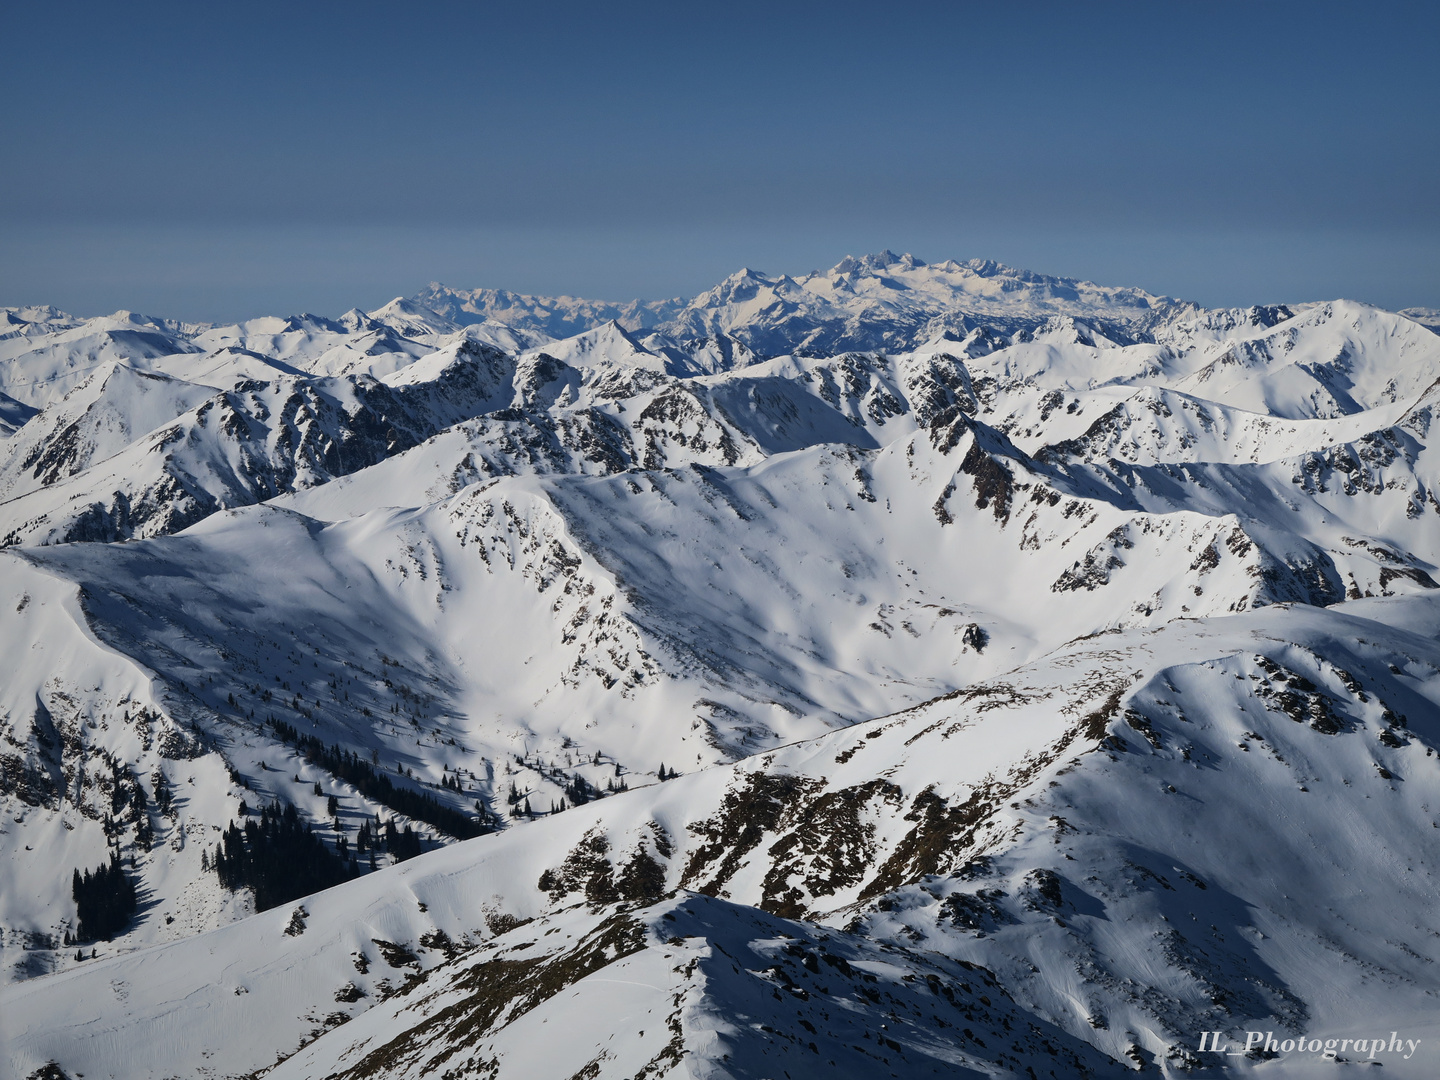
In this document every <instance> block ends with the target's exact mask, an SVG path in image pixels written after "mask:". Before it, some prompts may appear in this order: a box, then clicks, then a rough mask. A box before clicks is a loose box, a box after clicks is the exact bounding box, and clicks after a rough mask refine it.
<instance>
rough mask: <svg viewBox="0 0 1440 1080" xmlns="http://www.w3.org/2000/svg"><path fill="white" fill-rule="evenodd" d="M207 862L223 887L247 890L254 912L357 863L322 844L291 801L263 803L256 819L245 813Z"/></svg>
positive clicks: (342, 876) (344, 876) (328, 882)
mask: <svg viewBox="0 0 1440 1080" xmlns="http://www.w3.org/2000/svg"><path fill="white" fill-rule="evenodd" d="M209 865H210V868H211V869H213V870H214V871H215V873H216V874H217V875H218V876H219V878H220V884H221V885H223V886H225V888H227V889H230V890H231V891H235V890H238V889H243V888H249V889H252V890H253V891H254V893H255V910H257V911H264V910H265V909H266V908H272V907H275V906H276V905H277V904H283V903H285V902H286V901H289V900H294V899H296V898H297V897H301V896H306V895H308V894H309V893H313V892H319V891H320V890H321V889H328V888H330V887H331V886H332V885H338V884H340V883H341V882H342V881H348V880H349V879H350V878H353V877H358V876H359V874H360V867H359V864H358V863H356V861H355V860H354V859H353V858H352V859H350V860H348V861H347V860H345V859H342V858H340V857H339V856H338V855H336V854H334V853H333V852H332V851H331V850H330V849H329V848H328V847H326V846H325V843H324V842H323V841H322V840H321V839H320V838H319V837H317V836H316V835H315V834H314V833H312V832H311V831H310V827H309V826H308V825H307V824H306V823H304V822H303V821H301V820H300V814H299V812H298V811H297V810H296V809H295V807H293V806H286V807H285V808H284V809H283V810H282V809H280V808H279V807H278V806H266V807H263V808H262V809H261V811H260V817H259V820H258V821H257V820H256V819H255V818H250V819H249V820H247V821H246V822H245V827H244V828H243V829H242V828H240V827H239V826H238V825H236V824H235V823H234V822H233V821H232V822H231V823H230V827H229V828H228V829H226V830H225V835H224V836H223V837H222V838H221V841H220V843H219V844H217V845H216V846H215V857H214V859H213V860H210V863H209Z"/></svg>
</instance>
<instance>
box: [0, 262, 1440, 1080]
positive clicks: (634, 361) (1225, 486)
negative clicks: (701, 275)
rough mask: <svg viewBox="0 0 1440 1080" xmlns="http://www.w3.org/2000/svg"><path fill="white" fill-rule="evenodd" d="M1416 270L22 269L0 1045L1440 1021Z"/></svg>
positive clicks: (1146, 1061) (553, 1050) (0, 801)
mask: <svg viewBox="0 0 1440 1080" xmlns="http://www.w3.org/2000/svg"><path fill="white" fill-rule="evenodd" d="M1428 315H1433V313H1430V312H1428V311H1422V310H1420V309H1412V310H1410V311H1408V312H1406V313H1400V314H1396V313H1391V312H1387V311H1383V310H1380V309H1378V308H1375V307H1371V306H1368V305H1365V304H1361V303H1356V302H1351V301H1344V300H1336V301H1329V302H1316V303H1307V304H1297V305H1292V306H1269V307H1252V308H1248V309H1205V308H1202V307H1199V306H1197V305H1195V304H1191V303H1187V302H1184V301H1180V300H1175V299H1172V298H1169V297H1162V296H1155V295H1151V294H1149V293H1145V292H1143V291H1141V290H1138V289H1128V288H1108V287H1102V286H1099V285H1095V284H1093V283H1090V282H1080V281H1073V280H1069V279H1062V278H1052V277H1046V276H1043V275H1039V274H1033V273H1029V272H1027V271H1021V270H1015V269H1012V268H1009V267H1005V266H1001V265H998V264H995V263H992V262H986V261H980V260H975V261H971V262H967V263H956V262H945V263H938V264H927V263H924V262H921V261H920V260H918V259H915V258H914V257H913V256H910V255H904V256H895V255H893V254H891V253H889V252H885V253H882V254H880V255H871V256H866V257H864V258H846V259H845V260H843V261H842V262H841V263H839V264H838V265H836V266H835V267H833V268H831V269H830V270H827V271H817V272H814V273H811V274H808V275H804V276H802V277H790V276H788V275H782V276H780V277H770V276H767V275H764V274H759V273H756V272H754V271H749V270H746V271H741V272H740V273H737V274H735V275H732V276H731V277H730V278H728V279H726V280H725V281H724V282H722V283H720V284H719V285H717V286H716V287H715V288H714V289H711V290H710V291H708V292H706V293H703V294H701V295H700V296H698V297H695V298H694V299H692V300H684V299H675V300H667V301H661V302H654V303H651V302H640V301H635V302H632V303H627V304H610V303H602V302H598V301H589V300H580V299H576V298H572V297H558V298H557V297H536V296H523V295H519V294H515V293H509V292H504V291H499V290H491V289H477V290H470V291H466V290H457V289H451V288H448V287H446V286H443V285H439V284H432V285H430V286H429V287H428V288H426V289H425V290H423V291H422V292H420V293H419V294H417V295H416V296H414V297H411V298H397V299H395V300H394V301H392V302H391V303H389V304H387V305H385V306H384V307H382V308H379V309H377V310H375V311H371V312H363V311H360V310H352V311H350V312H347V313H346V314H344V315H342V316H340V317H339V318H336V319H329V318H322V317H319V316H314V315H299V316H294V317H289V318H261V319H253V320H250V321H248V322H244V323H240V324H237V325H230V326H212V325H199V324H187V323H181V322H177V321H174V320H168V319H160V318H149V317H145V316H141V315H137V314H134V313H130V312H117V313H116V314H114V315H111V316H107V317H103V318H92V319H82V318H76V317H72V316H70V315H68V314H66V313H64V312H61V311H58V310H56V309H54V308H48V307H47V308H36V307H30V308H6V309H0V665H3V675H0V810H3V817H0V875H3V876H0V1076H3V1077H7V1078H8V1077H12V1076H13V1077H15V1078H16V1080H57V1078H61V1077H64V1078H67V1080H71V1078H73V1080H80V1078H84V1080H98V1078H102V1077H115V1078H129V1077H136V1078H155V1080H161V1078H172V1077H196V1078H220V1077H234V1078H240V1077H259V1076H265V1077H273V1078H275V1080H280V1078H296V1080H299V1078H319V1077H337V1078H338V1077H346V1078H357V1080H358V1078H361V1077H414V1078H420V1077H450V1078H455V1080H460V1078H477V1080H478V1078H482V1077H483V1078H487V1080H498V1078H541V1080H548V1078H555V1080H576V1078H579V1080H600V1078H610V1077H645V1078H659V1077H663V1076H674V1077H695V1078H701V1077H705V1078H710V1077H714V1078H720V1077H745V1078H756V1080H760V1078H770V1080H780V1078H781V1077H785V1078H787V1080H800V1078H802V1077H813V1076H831V1075H834V1076H838V1077H855V1078H862V1077H863V1078H870V1077H890V1076H894V1077H928V1076H944V1077H951V1076H987V1077H1024V1078H1032V1080H1038V1078H1045V1077H1054V1078H1057V1080H1067V1078H1073V1077H1086V1076H1093V1077H1111V1076H1119V1075H1122V1074H1126V1073H1129V1072H1137V1071H1138V1072H1150V1073H1154V1074H1159V1075H1167V1076H1181V1075H1186V1076H1195V1077H1203V1076H1221V1075H1224V1076H1250V1075H1254V1076H1256V1077H1260V1078H1266V1077H1289V1076H1329V1075H1342V1074H1346V1073H1345V1071H1346V1070H1347V1069H1348V1070H1351V1071H1353V1070H1355V1069H1361V1068H1371V1067H1375V1066H1376V1065H1383V1068H1384V1070H1385V1071H1384V1075H1386V1076H1396V1075H1398V1076H1414V1077H1430V1076H1434V1075H1436V1074H1437V1073H1440V970H1437V969H1440V964H1437V961H1440V880H1437V875H1440V752H1437V751H1440V588H1437V580H1436V575H1437V574H1440V449H1437V450H1431V449H1430V448H1429V436H1430V434H1431V431H1432V427H1434V425H1435V424H1436V422H1437V421H1440V336H1437V333H1436V331H1435V326H1436V323H1435V320H1434V319H1433V318H1429V317H1427V316H1428ZM552 1020H553V1021H554V1022H555V1024H556V1027H555V1028H553V1029H552V1028H550V1027H549V1026H548V1025H549V1023H550V1021H552ZM1254 1033H1263V1038H1261V1037H1259V1036H1257V1035H1256V1034H1254ZM1382 1037H1383V1038H1382ZM1202 1040H1203V1041H1202ZM1297 1044H1298V1046H1299V1049H1297V1048H1296V1046H1297ZM1217 1045H1219V1046H1220V1047H1222V1049H1220V1050H1219V1051H1217V1050H1216V1049H1215V1047H1216V1046H1217Z"/></svg>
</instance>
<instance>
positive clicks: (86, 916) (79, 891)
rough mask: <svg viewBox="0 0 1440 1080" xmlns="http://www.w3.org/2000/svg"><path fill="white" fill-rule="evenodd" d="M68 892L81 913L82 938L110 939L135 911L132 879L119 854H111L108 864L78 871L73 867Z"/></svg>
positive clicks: (92, 939)
mask: <svg viewBox="0 0 1440 1080" xmlns="http://www.w3.org/2000/svg"><path fill="white" fill-rule="evenodd" d="M70 893H71V895H72V896H73V897H74V898H75V908H76V910H77V911H78V912H79V915H80V925H79V927H78V928H77V933H78V934H79V937H80V940H81V941H94V940H95V939H96V938H104V939H105V940H106V941H109V940H110V939H111V938H113V937H114V936H115V935H116V934H118V933H119V932H120V931H122V930H124V929H125V924H126V923H128V922H129V921H130V917H131V916H132V915H134V914H135V906H136V902H135V883H134V882H133V881H131V880H130V879H129V878H128V877H127V876H126V875H125V871H124V870H122V869H121V868H120V856H119V854H118V853H117V854H114V855H112V856H110V865H109V866H98V867H96V868H95V869H94V870H86V871H85V873H84V874H81V873H80V871H79V870H76V871H75V874H74V877H73V878H72V879H71V884H70Z"/></svg>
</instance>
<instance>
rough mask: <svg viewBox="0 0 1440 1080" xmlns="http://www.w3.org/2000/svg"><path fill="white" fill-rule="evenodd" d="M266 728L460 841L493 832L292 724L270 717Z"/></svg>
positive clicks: (343, 777)
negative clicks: (401, 784) (303, 733)
mask: <svg viewBox="0 0 1440 1080" xmlns="http://www.w3.org/2000/svg"><path fill="white" fill-rule="evenodd" d="M270 727H271V728H272V729H273V730H274V732H275V734H276V736H277V737H279V738H280V739H281V740H283V741H284V742H289V743H294V744H295V746H296V748H297V749H298V750H299V751H300V753H301V754H303V755H304V757H305V760H306V761H308V762H310V764H312V765H315V766H317V767H319V768H322V769H324V770H325V771H326V772H329V773H331V774H332V775H334V776H338V777H339V778H340V779H341V780H344V781H346V782H348V783H350V784H352V785H353V786H354V787H355V789H356V790H357V791H359V792H360V793H361V794H363V795H365V796H367V797H369V798H371V799H374V800H375V801H376V802H379V803H384V804H385V805H386V806H388V807H390V808H391V809H392V810H396V811H398V812H399V813H402V814H404V815H405V816H406V817H411V818H414V819H415V820H416V821H424V822H427V823H428V824H431V825H433V826H435V828H437V829H439V830H441V831H442V832H447V833H449V834H450V835H451V836H455V837H458V838H459V839H461V840H468V839H470V838H471V837H472V836H480V835H482V834H483V833H488V832H493V831H494V826H493V825H492V824H491V823H490V822H489V821H488V820H486V819H484V818H482V819H481V820H479V821H477V820H475V819H474V818H472V817H470V816H469V815H468V814H462V813H461V812H460V811H458V810H452V809H451V808H450V807H448V806H445V805H443V804H442V803H441V802H440V801H439V800H438V799H436V798H435V797H434V796H433V795H426V794H424V793H423V792H419V791H412V790H411V789H410V788H404V787H398V786H396V785H395V784H394V783H393V782H392V781H391V780H390V778H389V777H388V776H386V775H385V774H384V773H383V772H380V771H379V770H377V769H376V768H375V766H374V765H372V764H371V763H370V762H368V761H366V760H365V759H364V758H362V757H360V756H359V755H358V754H356V753H354V752H353V751H349V750H344V749H342V748H341V747H339V746H334V745H332V746H326V745H325V744H324V743H322V742H321V741H320V740H319V739H317V738H316V737H315V736H313V735H301V734H300V733H299V732H298V731H296V730H295V726H294V725H293V724H287V723H285V721H283V720H274V719H272V720H271V721H270Z"/></svg>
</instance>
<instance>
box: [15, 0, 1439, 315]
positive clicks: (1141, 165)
mask: <svg viewBox="0 0 1440 1080" xmlns="http://www.w3.org/2000/svg"><path fill="white" fill-rule="evenodd" d="M521 7H522V5H517V4H513V3H507V4H486V3H475V2H471V3H465V4H424V3H412V4H406V5H399V4H395V5H387V4H371V3H363V2H351V3H344V4H340V3H324V2H318V3H291V4H273V5H272V4H264V3H246V4H194V3H193V2H187V3H175V4H165V3H145V2H139V3H134V4H114V3H104V4H89V3H66V4H56V3H31V2H27V0H17V2H16V3H13V4H11V5H8V6H7V16H6V39H7V56H6V62H5V64H4V65H3V66H0V95H3V96H0V100H3V101H4V102H5V106H6V109H5V111H6V115H7V118H8V121H9V123H8V124H7V139H6V149H5V151H4V168H3V169H0V237H3V240H0V245H3V247H0V251H3V258H0V303H7V304H22V303H54V304H57V305H59V306H61V307H65V308H68V309H71V310H74V311H77V312H80V313H97V312H100V311H109V310H113V309H115V308H118V307H127V308H132V309H138V310H144V311H150V312H154V313H157V314H166V315H176V316H181V317H188V318H203V319H222V318H236V317H244V316H248V315H253V314H258V313H261V312H277V313H279V312H291V311H298V310H313V311H318V312H321V313H330V314H334V313H338V312H339V311H342V310H344V309H345V308H348V307H350V306H352V305H355V304H359V305H360V306H362V307H371V306H375V305H377V304H379V303H382V302H384V301H385V300H387V299H389V298H390V297H391V296H394V295H396V294H401V293H410V292H414V291H415V290H416V289H418V288H419V287H421V286H423V285H424V284H425V283H426V282H428V281H429V280H431V279H439V280H442V281H446V282H447V283H450V284H453V285H457V286H475V285H489V286H496V287H505V288H512V289H517V290H520V291H527V292H541V293H570V294H574V295H586V296H594V297H599V298H604V299H628V298H631V297H637V296H641V297H647V298H652V297H659V296H670V295H681V294H693V293H695V292H698V291H700V290H701V289H704V288H706V287H708V286H709V285H711V284H713V283H714V282H715V281H716V280H718V279H719V278H721V277H723V276H724V275H725V274H727V273H729V272H731V271H733V270H735V269H738V268H739V267H740V266H745V265H748V266H753V267H756V268H759V269H763V270H768V271H772V272H780V271H787V272H792V273H796V272H803V271H806V270H809V269H813V268H816V267H820V266H827V265H830V264H832V263H834V262H836V261H838V260H839V259H840V258H841V256H843V255H845V254H846V253H861V252H865V251H871V250H878V249H881V248H885V247H888V248H892V249H894V250H896V251H901V250H909V251H912V252H914V253H915V254H916V255H918V256H919V257H921V258H923V259H932V260H940V259H946V258H952V257H953V258H961V259H963V258H971V257H987V258H996V259H999V260H1001V261H1004V262H1009V263H1012V264H1016V265H1021V266H1026V267H1028V268H1030V269H1034V270H1039V271H1043V272H1049V273H1060V274H1066V275H1071V276H1078V277H1088V278H1092V279H1094V280H1099V281H1104V282H1106V283H1110V284H1133V285H1139V286H1142V287H1144V288H1147V289H1150V290H1152V291H1155V292H1164V293H1170V294H1172V295H1180V296H1184V297H1187V298H1191V299H1195V300H1199V301H1201V302H1203V303H1210V304H1244V303H1255V302H1269V301H1286V300H1303V299H1317V298H1324V297H1331V296H1340V295H1344V296H1351V297H1355V298H1357V299H1362V300H1368V301H1371V302H1374V303H1379V304H1382V305H1385V306H1388V307H1403V306H1408V305H1428V306H1440V200H1437V192H1440V123H1437V117H1440V62H1437V61H1436V59H1435V42H1436V41H1437V40H1440V9H1437V7H1436V6H1435V5H1433V4H1431V5H1420V4H1399V3H1396V4H1380V5H1372V6H1368V7H1365V8H1362V7H1361V6H1359V5H1353V4H1349V5H1340V4H1334V5H1331V4H1324V3H1308V4H1278V3H1271V4H1266V3H1254V2H1252V3H1246V4H1225V3H1206V4H1200V3H1162V4H1128V3H1127V4H1109V3H1085V4H1074V3H1069V4H1053V3H1046V2H1037V3H1030V4H1024V5H1020V4H1001V3H990V4H967V3H961V2H951V3H945V4H927V3H915V4H899V5H895V6H894V8H893V9H882V6H881V5H876V4H873V3H869V4H859V3H846V2H830V3H825V4H802V3H792V4H783V3H775V2H773V0H772V2H770V3H765V4H759V3H756V4H750V3H726V4H675V3H669V4H627V3H611V4H605V5H600V4H593V3H591V4H575V3H552V4H543V3H531V4H527V5H524V6H523V10H521Z"/></svg>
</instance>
